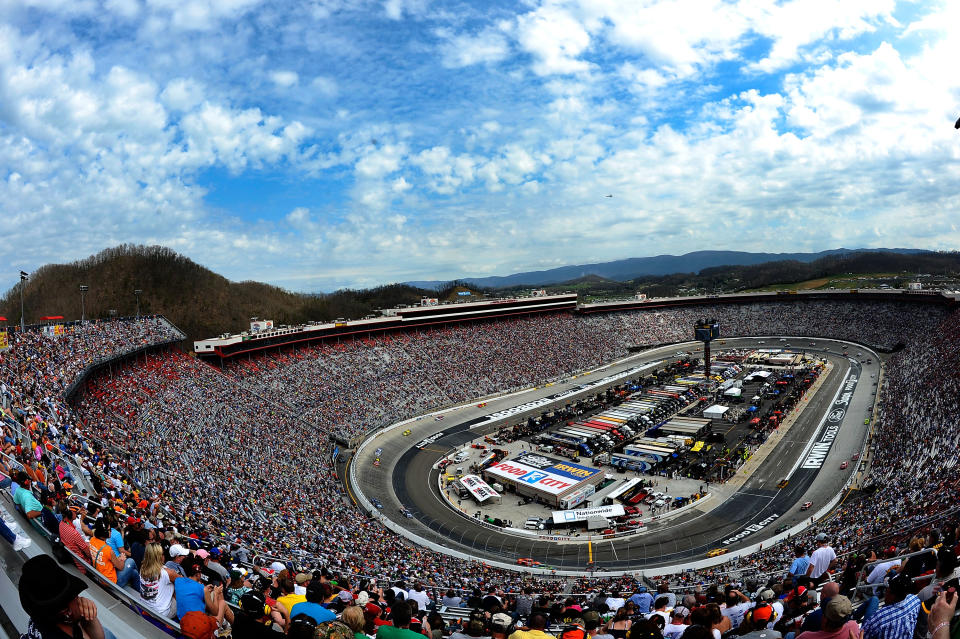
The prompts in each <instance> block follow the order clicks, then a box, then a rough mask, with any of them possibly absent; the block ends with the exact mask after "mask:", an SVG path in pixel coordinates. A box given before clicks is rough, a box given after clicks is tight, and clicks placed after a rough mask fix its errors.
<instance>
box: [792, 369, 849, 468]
mask: <svg viewBox="0 0 960 639" xmlns="http://www.w3.org/2000/svg"><path fill="white" fill-rule="evenodd" d="M856 388H857V376H856V375H855V374H854V373H850V375H849V376H848V377H847V380H846V381H845V382H844V383H843V389H842V391H841V393H840V394H839V395H838V396H837V399H836V401H834V402H833V406H831V407H830V412H828V413H827V418H826V420H825V423H826V428H824V430H823V434H821V435H820V440H819V441H817V443H815V444H814V445H813V446H812V447H811V448H810V450H809V452H808V453H807V457H806V458H805V459H804V460H803V464H801V465H800V468H811V469H814V470H816V469H818V468H820V467H822V466H823V462H824V460H825V459H826V458H827V454H828V453H829V452H830V448H831V447H832V446H833V440H835V439H836V438H837V433H838V432H840V425H841V424H842V423H843V416H844V415H846V414H847V408H848V407H849V405H850V400H851V398H852V397H853V392H854V390H856Z"/></svg>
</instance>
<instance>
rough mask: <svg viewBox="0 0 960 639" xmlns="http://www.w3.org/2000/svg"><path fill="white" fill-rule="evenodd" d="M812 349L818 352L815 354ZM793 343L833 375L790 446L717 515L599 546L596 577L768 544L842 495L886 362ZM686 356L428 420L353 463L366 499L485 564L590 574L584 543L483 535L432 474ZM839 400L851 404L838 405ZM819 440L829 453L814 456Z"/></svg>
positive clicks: (658, 354)
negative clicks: (599, 382)
mask: <svg viewBox="0 0 960 639" xmlns="http://www.w3.org/2000/svg"><path fill="white" fill-rule="evenodd" d="M725 341H726V344H725V345H723V346H720V347H719V348H718V347H717V346H715V348H714V350H715V351H716V350H720V349H723V348H731V347H736V346H756V345H758V342H759V339H756V338H749V339H747V338H742V339H727V340H725ZM763 341H764V342H766V344H765V345H766V346H768V347H769V346H782V344H780V343H779V342H778V341H777V340H775V339H770V338H766V339H764V340H763ZM811 342H812V343H813V344H814V345H813V346H809V344H810V343H811ZM790 343H792V344H793V345H794V348H798V347H800V346H801V344H802V345H803V347H804V349H805V350H807V351H808V352H815V353H817V354H820V355H824V356H826V357H827V358H828V359H829V360H830V361H831V362H832V363H833V364H834V367H833V370H832V371H831V373H830V374H829V376H828V378H827V379H826V380H825V381H824V384H823V386H822V387H821V389H820V391H819V392H818V393H817V394H816V395H815V396H814V397H813V398H812V399H811V400H810V401H809V403H808V405H807V407H806V408H805V409H804V412H803V414H802V415H801V416H800V417H799V419H798V420H797V421H796V423H795V424H794V425H793V427H792V429H791V430H790V432H789V434H788V436H787V438H786V439H784V440H783V441H782V442H781V443H780V445H779V446H778V447H777V448H776V449H775V450H773V451H771V452H770V454H769V456H768V457H767V459H766V460H765V461H764V463H763V464H762V465H761V466H760V468H759V469H757V471H756V472H755V473H754V474H753V476H751V477H750V478H749V479H748V480H747V481H746V482H745V483H744V485H743V486H742V487H741V488H740V489H739V490H738V491H737V492H736V493H734V495H732V496H731V497H730V498H729V499H728V500H727V501H726V502H724V503H723V504H722V505H720V506H717V507H715V508H713V510H709V511H708V512H702V511H700V510H699V509H692V510H691V511H690V512H689V513H687V514H684V515H682V516H680V517H677V518H675V519H671V520H669V521H666V522H663V523H661V524H654V525H651V526H650V527H649V529H648V531H647V532H646V533H645V534H643V535H639V536H636V537H631V538H626V539H623V538H621V539H615V540H614V539H611V540H602V541H599V542H597V541H595V542H594V543H593V558H594V561H595V562H596V566H597V568H598V569H604V570H626V569H634V568H651V567H656V566H666V565H670V564H675V563H677V562H678V561H680V560H689V559H699V558H703V557H704V555H705V554H706V552H707V551H709V550H710V549H713V548H717V547H727V548H729V549H730V550H731V551H735V550H736V549H738V548H742V547H744V546H747V545H750V544H753V543H756V542H758V541H761V540H762V538H764V537H769V536H770V535H771V534H772V533H773V531H774V530H775V529H776V527H778V526H780V525H782V524H788V525H791V526H792V525H794V524H796V523H798V522H800V521H801V520H802V519H804V518H805V517H806V516H808V513H801V512H800V510H799V507H800V504H802V503H803V502H805V501H812V502H813V504H814V506H813V508H812V509H811V510H810V513H812V512H815V511H816V510H817V509H818V508H819V507H820V506H821V505H823V504H824V503H826V502H828V501H829V500H830V499H831V498H832V497H833V496H834V495H836V494H837V493H838V492H839V491H840V490H841V489H842V487H843V484H844V482H845V481H846V479H847V477H848V474H849V473H850V472H851V471H852V468H853V465H852V464H851V466H850V468H849V469H848V470H846V471H840V469H839V467H840V464H841V462H842V461H843V460H849V459H850V456H851V454H852V453H853V452H855V451H859V450H860V448H861V446H862V442H863V439H864V437H865V432H866V429H867V426H866V425H864V424H863V421H864V417H865V416H866V412H867V411H868V410H869V408H870V407H872V404H873V394H874V393H875V392H876V387H875V386H874V385H873V383H874V382H875V381H876V379H875V378H871V377H870V376H871V375H876V374H878V372H879V362H878V361H877V358H876V357H875V356H874V354H873V353H870V352H868V351H866V350H865V349H863V348H861V347H857V346H855V345H852V346H849V353H850V355H851V356H855V355H856V353H857V352H858V351H859V352H862V353H863V354H864V357H862V358H859V359H864V360H865V359H866V357H867V356H868V355H869V356H871V357H873V363H872V364H871V365H866V364H861V363H860V362H859V361H857V358H853V357H851V358H847V357H844V356H842V355H841V354H840V353H841V352H842V350H843V344H842V343H840V342H835V341H832V340H822V339H813V340H811V339H808V338H805V339H803V340H800V339H796V338H795V339H793V340H792V341H791V342H790ZM678 348H680V349H682V350H688V349H689V348H691V347H689V346H683V347H678V346H677V345H674V346H671V347H665V348H661V349H655V350H652V351H647V352H645V353H643V354H642V355H640V356H639V357H637V358H634V359H631V360H630V361H629V362H625V363H621V364H618V365H616V366H613V367H610V368H609V369H608V370H605V371H603V372H599V373H594V374H593V375H590V376H585V377H583V378H578V379H576V380H571V381H570V382H567V383H566V384H558V385H555V386H551V387H549V388H541V389H538V390H536V391H532V392H530V393H525V394H523V395H520V396H516V397H512V398H505V399H500V400H491V401H489V402H488V403H487V405H486V406H485V407H483V408H482V409H481V408H477V407H476V406H470V407H469V408H466V409H462V410H460V411H455V412H451V413H447V414H446V415H445V417H444V419H443V421H435V420H434V418H433V417H426V418H424V419H422V420H420V421H418V422H416V423H415V424H413V425H411V426H409V428H410V429H411V431H412V433H411V434H410V435H409V436H407V437H404V436H402V435H401V434H400V433H401V429H397V430H395V431H393V432H392V433H386V434H382V435H381V436H379V437H378V438H377V441H376V443H375V445H371V446H368V447H367V448H366V449H365V450H364V451H363V453H362V454H361V455H359V456H358V457H357V458H356V459H354V461H353V463H354V464H356V468H355V471H356V474H357V486H356V488H358V489H359V490H361V491H362V492H363V493H364V494H366V495H369V496H376V497H378V498H379V499H380V500H381V501H382V503H383V505H384V509H383V514H384V515H386V516H388V517H390V518H391V519H393V520H394V521H395V522H397V523H399V524H400V525H402V526H404V527H405V528H407V529H409V530H411V531H413V532H415V533H416V534H417V535H419V536H421V537H423V538H425V539H428V540H431V541H433V542H435V543H438V544H440V545H442V546H444V547H447V548H450V549H454V550H458V551H460V552H464V553H467V554H469V555H471V556H475V557H479V558H489V559H499V560H506V561H508V562H512V561H514V560H515V559H516V558H518V557H532V558H533V559H536V560H537V561H541V562H543V563H544V564H547V565H549V566H553V567H556V568H558V569H582V568H583V567H584V566H585V565H586V564H587V562H588V547H587V544H586V543H570V542H567V543H556V542H552V541H549V540H546V539H539V538H535V537H525V536H519V535H514V534H504V533H502V532H500V531H498V530H494V529H491V528H488V527H483V526H479V525H477V524H476V522H474V521H472V520H469V519H467V518H465V517H463V516H462V515H460V514H458V513H456V512H454V511H453V510H451V509H450V508H449V507H448V506H447V505H446V504H445V503H444V502H443V501H442V499H441V498H440V497H439V496H438V495H437V489H436V486H437V475H438V473H437V471H435V470H432V466H433V464H435V463H436V462H437V461H438V460H439V459H440V458H441V457H443V456H444V455H446V454H448V453H449V452H450V451H451V450H453V449H455V448H457V447H459V446H461V445H462V444H464V443H466V442H468V441H471V440H473V439H474V438H476V437H477V436H478V435H480V434H483V433H487V432H492V431H494V430H496V428H497V427H498V426H499V425H500V424H501V423H504V421H509V422H510V423H515V422H516V421H518V420H520V419H522V418H525V415H526V414H527V413H535V414H539V412H540V411H541V410H545V409H544V408H542V407H537V408H535V409H533V410H531V411H521V412H518V413H516V414H515V415H511V416H510V417H509V418H507V419H505V420H501V421H500V422H494V423H491V424H485V425H484V426H483V427H481V428H474V429H472V430H471V429H470V424H471V422H475V421H476V420H477V419H478V418H480V417H482V416H484V415H487V414H490V413H493V412H495V411H498V410H504V409H506V408H511V407H514V406H517V405H518V404H521V403H525V402H528V401H532V400H534V399H539V398H540V397H545V396H549V395H553V394H556V393H557V392H558V391H559V390H562V389H564V388H569V387H570V386H572V385H574V384H576V383H578V382H582V381H590V380H593V379H596V378H599V377H603V376H606V375H610V374H614V373H616V372H618V371H622V370H626V369H629V368H631V367H635V366H637V365H640V364H644V363H648V362H653V361H657V360H660V359H663V358H664V357H665V356H669V355H672V354H673V353H674V352H675V351H677V350H678ZM841 386H843V387H844V388H841ZM595 392H597V391H596V390H595V389H593V390H589V391H583V393H582V394H591V393H595ZM845 393H849V394H847V395H845ZM835 399H836V400H837V402H845V403H843V404H840V403H835V401H834V400H835ZM563 401H570V400H569V399H565V400H563ZM838 408H842V409H843V414H842V415H841V414H840V413H839V412H837V409H838ZM828 409H829V410H828ZM831 415H832V417H831ZM840 426H842V427H840ZM831 427H834V428H831ZM438 432H442V436H440V437H438V438H436V439H435V441H433V442H431V443H430V444H428V445H426V446H425V447H424V448H423V449H418V448H416V447H414V444H416V443H417V442H418V441H420V440H422V439H423V438H425V437H427V436H429V435H434V434H436V433H438ZM811 440H815V441H814V442H813V443H820V444H821V445H820V446H817V447H816V448H814V449H810V445H811ZM821 440H822V443H821ZM377 447H382V448H383V449H384V453H383V457H382V466H381V467H379V468H375V467H374V466H373V465H372V461H373V451H374V450H375V448H377ZM801 457H802V458H801ZM805 462H806V463H805ZM791 470H793V473H792V475H791V477H790V483H789V484H788V486H787V487H786V488H785V489H783V490H778V489H777V483H778V482H779V481H780V480H781V479H783V478H785V477H786V476H787V475H788V474H789V473H790V472H791ZM401 504H403V505H404V506H406V507H407V508H408V509H409V510H410V511H411V512H412V513H413V515H414V517H413V518H412V519H407V518H404V517H402V516H401V515H400V514H399V507H400V505H401ZM774 515H776V520H775V522H774V523H772V524H770V525H768V526H766V527H765V528H764V529H763V530H762V531H759V532H754V533H752V534H749V535H747V536H743V537H742V538H739V539H737V540H735V541H732V540H731V538H733V537H736V536H738V534H739V533H741V532H743V530H744V528H746V527H747V526H750V525H752V524H755V523H757V522H760V521H763V520H769V518H770V517H771V516H774ZM724 540H727V541H728V544H727V545H726V546H723V545H722V543H721V542H722V541H724Z"/></svg>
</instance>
